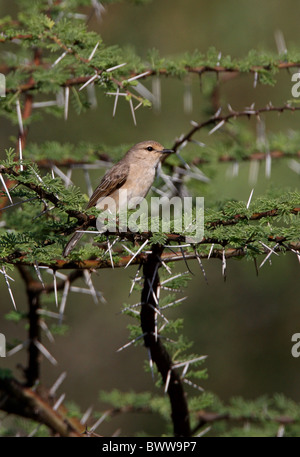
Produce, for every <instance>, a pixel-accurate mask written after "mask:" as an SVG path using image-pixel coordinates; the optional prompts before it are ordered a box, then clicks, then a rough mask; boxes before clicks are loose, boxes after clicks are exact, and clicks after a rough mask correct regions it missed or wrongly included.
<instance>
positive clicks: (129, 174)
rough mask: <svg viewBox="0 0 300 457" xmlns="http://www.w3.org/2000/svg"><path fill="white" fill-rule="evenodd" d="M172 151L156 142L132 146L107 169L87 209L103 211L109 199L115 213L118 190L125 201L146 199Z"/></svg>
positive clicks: (79, 234)
mask: <svg viewBox="0 0 300 457" xmlns="http://www.w3.org/2000/svg"><path fill="white" fill-rule="evenodd" d="M174 152H175V151H174V150H173V149H166V148H164V147H163V146H162V145H161V144H160V143H158V142H157V141H152V140H149V141H142V142H140V143H137V144H135V145H134V146H132V147H131V148H130V149H129V150H128V151H127V152H126V154H125V155H124V157H123V158H122V159H121V160H120V161H119V162H117V163H116V164H115V165H113V166H112V168H111V169H110V170H108V171H107V172H106V173H105V175H104V176H103V178H102V179H101V181H100V183H99V185H98V186H97V187H96V189H95V190H94V192H93V194H92V196H91V198H90V200H89V202H88V204H87V207H86V209H89V208H92V207H93V206H94V207H96V208H98V209H103V207H102V206H101V201H103V199H104V198H106V197H110V198H112V199H113V200H114V201H115V204H116V209H117V211H118V210H120V205H119V195H120V194H119V191H120V190H121V189H123V190H126V191H127V202H128V201H129V200H131V199H135V203H137V202H138V201H139V200H142V199H143V198H145V197H146V195H147V194H148V192H149V189H150V188H151V186H152V184H153V181H154V179H155V176H156V171H157V167H158V165H159V163H160V162H161V161H162V160H163V159H164V158H165V157H166V155H168V154H172V153H174ZM83 235H84V233H82V232H76V233H74V235H73V236H72V237H71V239H70V240H69V241H68V243H67V244H66V246H65V248H64V250H63V256H64V257H67V256H68V255H69V253H70V252H71V251H72V250H73V249H74V247H75V246H76V244H77V243H78V241H79V240H80V238H81V237H82V236H83Z"/></svg>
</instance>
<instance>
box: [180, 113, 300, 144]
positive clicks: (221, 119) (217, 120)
mask: <svg viewBox="0 0 300 457" xmlns="http://www.w3.org/2000/svg"><path fill="white" fill-rule="evenodd" d="M299 110H300V107H299V106H291V105H289V104H285V105H283V106H278V107H275V106H272V105H271V104H268V105H267V106H264V107H263V108H258V109H254V108H245V109H244V110H242V111H234V110H232V111H231V112H230V113H228V114H226V115H224V116H221V115H220V114H218V115H214V116H211V117H210V118H209V119H207V120H206V121H203V122H199V123H197V122H195V123H193V128H192V129H191V130H190V131H189V132H188V133H186V134H185V135H183V136H182V137H180V138H179V139H177V140H176V141H175V143H174V145H173V147H172V149H174V150H175V151H177V149H178V148H179V147H180V146H181V145H182V144H184V143H186V142H187V141H191V138H192V137H193V135H194V134H195V133H196V132H198V131H199V130H201V129H203V128H205V127H209V126H210V125H216V124H220V127H221V126H223V125H224V124H225V123H226V122H229V121H230V120H231V119H237V118H239V117H247V118H248V119H249V118H250V117H251V116H259V115H260V114H263V113H272V112H277V113H283V112H284V111H291V112H295V111H299Z"/></svg>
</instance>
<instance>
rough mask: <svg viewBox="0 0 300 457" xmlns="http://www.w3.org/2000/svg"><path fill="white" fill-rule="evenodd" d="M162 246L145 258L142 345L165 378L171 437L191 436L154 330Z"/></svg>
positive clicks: (176, 381)
mask: <svg viewBox="0 0 300 457" xmlns="http://www.w3.org/2000/svg"><path fill="white" fill-rule="evenodd" d="M163 249H164V248H163V246H161V245H158V244H155V245H153V246H152V253H151V254H149V255H148V256H147V259H146V261H145V263H144V268H143V273H144V286H143V290H142V298H141V303H142V308H141V327H142V332H143V333H144V335H145V336H144V343H145V346H146V348H148V349H149V351H150V354H151V359H152V360H153V362H154V363H155V364H156V366H157V369H158V371H159V372H160V374H161V376H162V380H163V383H164V384H166V382H167V379H168V377H169V378H170V379H169V383H168V389H167V392H168V395H169V398H170V403H171V417H172V422H173V428H174V435H175V436H185V437H188V436H191V430H190V422H189V411H188V406H187V401H186V395H185V392H184V389H183V385H182V382H181V379H180V376H179V375H178V373H177V371H176V370H174V369H173V368H172V359H171V357H170V355H169V354H168V352H167V351H166V349H165V347H164V346H163V344H162V343H161V340H160V338H159V335H157V329H156V325H157V324H156V312H155V309H156V307H157V306H158V305H157V301H158V297H159V295H158V287H159V275H158V268H159V267H160V265H161V263H160V260H159V259H160V257H161V255H162V253H163Z"/></svg>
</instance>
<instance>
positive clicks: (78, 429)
mask: <svg viewBox="0 0 300 457" xmlns="http://www.w3.org/2000/svg"><path fill="white" fill-rule="evenodd" d="M50 402H51V399H50V398H49V394H48V393H47V392H46V391H45V389H44V391H43V395H42V396H41V395H40V394H39V392H38V390H37V391H33V390H32V389H30V388H29V387H25V386H23V385H22V384H20V383H19V382H18V381H17V380H15V379H13V378H6V379H0V407H1V410H2V411H5V412H7V413H8V414H16V415H18V416H21V417H25V418H28V419H32V420H34V421H36V422H38V423H40V424H44V425H46V426H47V427H49V428H50V430H52V432H53V433H54V434H56V435H59V436H63V437H71V436H73V437H75V436H77V437H80V436H82V434H83V433H84V426H83V425H82V424H80V423H79V421H78V420H77V419H75V418H70V417H68V414H67V410H66V409H65V408H64V407H63V406H62V405H61V406H60V407H59V408H58V409H57V410H54V409H53V407H52V405H51V403H50ZM52 402H53V400H52Z"/></svg>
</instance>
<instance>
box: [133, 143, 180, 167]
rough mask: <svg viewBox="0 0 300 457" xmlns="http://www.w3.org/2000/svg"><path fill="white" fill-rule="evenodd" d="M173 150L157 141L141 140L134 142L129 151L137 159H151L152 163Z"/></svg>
mask: <svg viewBox="0 0 300 457" xmlns="http://www.w3.org/2000/svg"><path fill="white" fill-rule="evenodd" d="M173 152H174V151H173V149H165V148H164V147H163V146H162V145H161V144H160V143H158V142H157V141H151V140H149V141H142V142H141V143H137V144H135V145H134V146H133V147H132V148H131V149H130V150H129V151H128V154H130V155H131V156H132V157H133V158H135V159H137V160H141V159H142V160H145V161H151V162H154V163H156V162H157V163H158V162H159V161H160V160H162V159H163V158H164V157H166V155H167V154H172V153H173Z"/></svg>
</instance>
